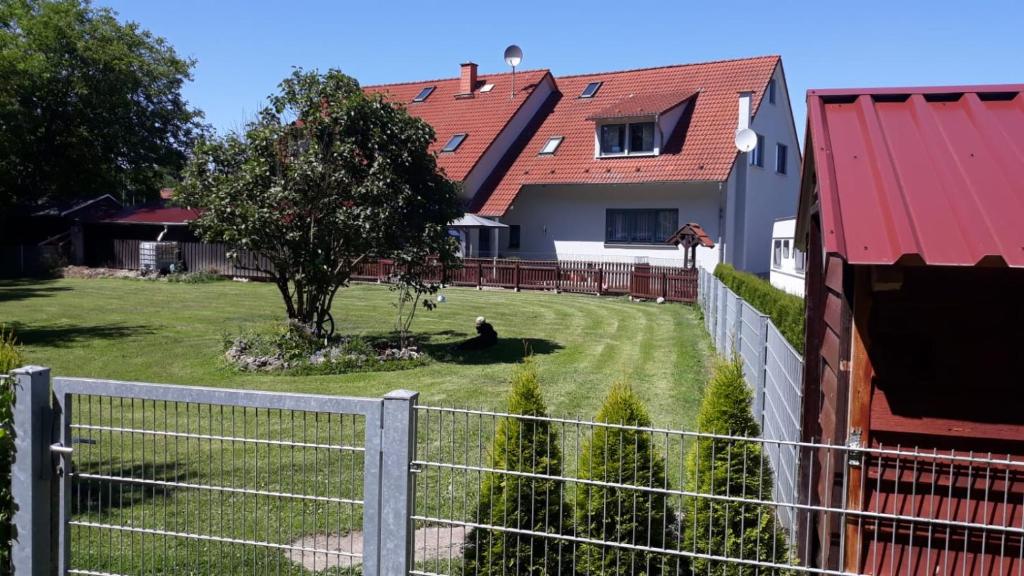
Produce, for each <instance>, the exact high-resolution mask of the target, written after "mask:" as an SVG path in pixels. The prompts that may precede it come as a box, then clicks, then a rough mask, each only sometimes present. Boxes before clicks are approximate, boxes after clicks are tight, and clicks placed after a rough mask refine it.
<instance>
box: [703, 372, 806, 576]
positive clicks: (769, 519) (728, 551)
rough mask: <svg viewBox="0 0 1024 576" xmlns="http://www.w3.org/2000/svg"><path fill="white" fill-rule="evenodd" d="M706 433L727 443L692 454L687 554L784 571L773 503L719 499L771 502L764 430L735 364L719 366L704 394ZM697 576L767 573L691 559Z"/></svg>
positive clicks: (712, 442) (785, 554)
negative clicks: (762, 439) (760, 440)
mask: <svg viewBox="0 0 1024 576" xmlns="http://www.w3.org/2000/svg"><path fill="white" fill-rule="evenodd" d="M697 425H698V427H699V428H698V429H699V430H700V431H702V432H705V433H709V434H715V435H724V436H729V438H715V437H713V438H698V439H697V443H696V445H695V446H693V447H692V448H691V449H690V452H689V453H688V454H687V466H686V469H687V478H686V490H687V491H688V492H692V493H695V494H699V495H698V496H692V497H689V498H687V501H686V502H685V503H684V507H683V513H684V514H686V515H687V518H686V521H685V522H684V523H683V530H684V538H683V541H684V549H685V550H688V551H692V552H696V553H697V554H708V555H712V556H719V557H723V558H731V559H744V560H758V561H761V562H775V563H778V564H785V563H786V562H787V561H788V559H789V551H788V547H787V545H786V540H785V537H784V534H783V532H782V527H781V526H780V525H779V523H778V519H777V518H776V516H775V510H774V507H773V506H771V505H768V504H757V503H751V504H748V503H745V502H737V501H735V500H717V499H713V498H708V496H729V497H732V498H740V499H749V500H760V501H765V500H771V498H772V469H771V465H770V464H769V462H768V458H767V457H766V456H765V455H764V454H763V452H762V448H761V444H760V443H758V442H757V441H756V440H743V439H737V438H736V437H748V438H756V437H758V436H759V435H760V433H761V430H760V426H758V424H757V422H756V421H755V420H754V417H753V414H752V412H751V393H750V389H749V388H747V385H746V382H745V381H744V379H743V366H742V365H741V364H740V361H739V360H738V359H736V360H732V361H725V360H723V361H721V362H719V364H718V365H717V366H716V367H715V371H714V375H713V376H712V379H711V382H710V383H709V384H708V387H707V390H705V392H704V400H703V401H702V403H701V407H700V411H699V412H698V415H697ZM692 566H693V571H694V572H695V573H697V574H709V575H713V576H741V575H748V574H750V575H753V574H759V573H764V569H763V568H760V569H759V568H758V567H757V566H753V565H750V564H743V563H739V562H727V561H713V560H707V559H702V558H694V559H693V561H692Z"/></svg>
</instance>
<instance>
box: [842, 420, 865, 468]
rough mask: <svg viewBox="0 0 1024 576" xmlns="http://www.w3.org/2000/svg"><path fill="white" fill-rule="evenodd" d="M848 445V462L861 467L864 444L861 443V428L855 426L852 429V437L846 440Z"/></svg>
mask: <svg viewBox="0 0 1024 576" xmlns="http://www.w3.org/2000/svg"><path fill="white" fill-rule="evenodd" d="M846 447H847V448H849V450H847V453H846V463H847V464H848V465H850V466H857V467H860V465H861V462H862V456H863V451H862V449H863V448H864V446H862V445H861V443H860V428H854V429H853V430H851V431H850V438H849V439H848V440H847V441H846Z"/></svg>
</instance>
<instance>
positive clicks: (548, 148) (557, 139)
mask: <svg viewBox="0 0 1024 576" xmlns="http://www.w3.org/2000/svg"><path fill="white" fill-rule="evenodd" d="M561 143H562V137H561V136H552V137H551V138H548V141H547V142H545V143H544V147H543V148H541V149H540V154H541V155H545V154H554V153H555V150H558V145H559V144H561Z"/></svg>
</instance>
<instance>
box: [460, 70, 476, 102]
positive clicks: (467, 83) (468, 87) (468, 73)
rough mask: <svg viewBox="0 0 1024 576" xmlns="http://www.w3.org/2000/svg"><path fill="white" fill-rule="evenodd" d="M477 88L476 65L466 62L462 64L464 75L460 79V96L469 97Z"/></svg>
mask: <svg viewBox="0 0 1024 576" xmlns="http://www.w3.org/2000/svg"><path fill="white" fill-rule="evenodd" d="M475 88H476V64H475V63H473V62H466V63H464V64H462V74H461V75H460V77H459V93H458V96H467V95H470V94H472V93H473V90H474V89H475Z"/></svg>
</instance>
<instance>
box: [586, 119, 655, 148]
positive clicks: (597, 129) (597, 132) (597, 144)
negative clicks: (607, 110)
mask: <svg viewBox="0 0 1024 576" xmlns="http://www.w3.org/2000/svg"><path fill="white" fill-rule="evenodd" d="M632 124H654V149H653V150H647V151H644V152H630V150H629V127H630V125H632ZM604 126H622V127H623V130H625V131H626V136H625V138H624V142H623V148H624V149H625V150H624V151H623V152H618V153H609V154H604V153H602V152H601V128H603V127H604ZM659 154H661V129H660V126H658V119H657V118H655V117H653V116H649V117H641V118H631V119H629V120H627V121H625V122H598V123H597V124H596V125H595V126H594V158H624V157H626V156H629V157H633V158H635V157H637V156H657V155H659Z"/></svg>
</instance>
